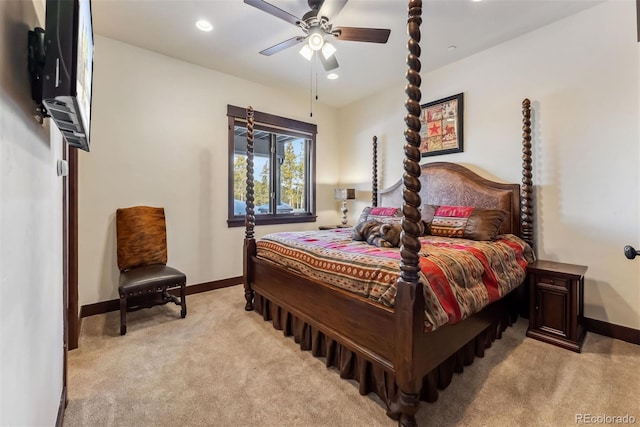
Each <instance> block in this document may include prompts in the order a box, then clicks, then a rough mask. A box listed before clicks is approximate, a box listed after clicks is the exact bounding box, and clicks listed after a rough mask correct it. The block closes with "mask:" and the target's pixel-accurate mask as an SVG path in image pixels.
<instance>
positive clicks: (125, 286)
mask: <svg viewBox="0 0 640 427" xmlns="http://www.w3.org/2000/svg"><path fill="white" fill-rule="evenodd" d="M186 281H187V276H185V274H184V273H182V272H181V271H178V270H176V269H175V268H172V267H169V266H166V265H161V264H157V265H146V266H144V267H136V268H132V269H130V270H127V271H124V272H121V273H120V286H119V288H118V290H119V291H120V293H121V294H124V293H129V292H138V291H145V290H148V289H159V288H164V287H167V286H178V285H182V284H183V283H185V282H186Z"/></svg>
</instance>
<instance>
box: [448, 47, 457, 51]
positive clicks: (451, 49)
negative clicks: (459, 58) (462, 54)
mask: <svg viewBox="0 0 640 427" xmlns="http://www.w3.org/2000/svg"><path fill="white" fill-rule="evenodd" d="M456 49H457V47H456V46H449V47H448V48H447V50H449V51H454V50H456Z"/></svg>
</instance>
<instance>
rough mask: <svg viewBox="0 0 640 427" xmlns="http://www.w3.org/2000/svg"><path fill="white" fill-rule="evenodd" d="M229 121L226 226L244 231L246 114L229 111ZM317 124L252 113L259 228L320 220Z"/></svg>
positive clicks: (256, 206)
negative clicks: (316, 171)
mask: <svg viewBox="0 0 640 427" xmlns="http://www.w3.org/2000/svg"><path fill="white" fill-rule="evenodd" d="M227 116H228V118H229V202H228V214H229V219H228V224H229V226H231V227H238V226H244V216H245V213H246V185H247V184H246V181H247V180H246V174H247V120H246V110H245V109H244V108H241V107H235V106H232V105H228V106H227ZM316 133H317V132H316V125H313V124H310V123H305V122H300V121H297V120H292V119H286V118H284V117H278V116H274V115H271V114H266V113H261V112H258V111H254V132H253V147H254V148H253V180H254V205H255V208H254V213H255V217H256V224H257V225H259V224H285V223H292V222H313V221H315V220H316V212H315V211H316V201H315V141H316Z"/></svg>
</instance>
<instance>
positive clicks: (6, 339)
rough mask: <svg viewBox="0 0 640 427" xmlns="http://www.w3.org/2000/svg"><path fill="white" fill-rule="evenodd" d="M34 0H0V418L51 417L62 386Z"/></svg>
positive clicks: (57, 214)
mask: <svg viewBox="0 0 640 427" xmlns="http://www.w3.org/2000/svg"><path fill="white" fill-rule="evenodd" d="M43 11H44V4H43V2H42V1H40V0H36V1H33V2H32V1H30V0H24V1H0V31H1V33H0V34H2V36H1V37H0V425H2V426H51V425H54V424H55V421H56V416H57V412H58V405H59V402H60V396H61V393H62V363H63V360H62V357H63V324H62V310H63V301H62V283H63V277H62V178H59V177H58V176H57V175H56V162H57V160H58V159H60V158H61V154H62V148H61V147H62V142H61V138H60V134H59V133H58V132H57V131H55V130H54V131H52V135H53V136H52V137H51V138H50V136H49V121H48V120H47V121H46V123H45V125H46V126H41V125H39V124H38V123H37V122H36V121H35V119H34V118H33V109H34V107H35V104H34V103H33V101H32V100H31V88H30V86H29V79H28V75H27V31H28V30H29V29H33V27H36V26H42V25H43V23H42V17H43V16H44V13H43Z"/></svg>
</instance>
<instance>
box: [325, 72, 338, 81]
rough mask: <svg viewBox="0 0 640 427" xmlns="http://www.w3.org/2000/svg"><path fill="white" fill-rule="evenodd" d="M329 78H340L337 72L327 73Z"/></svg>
mask: <svg viewBox="0 0 640 427" xmlns="http://www.w3.org/2000/svg"><path fill="white" fill-rule="evenodd" d="M327 78H328V79H329V80H335V79H337V78H338V75H337V74H336V73H331V74H327Z"/></svg>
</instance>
